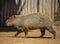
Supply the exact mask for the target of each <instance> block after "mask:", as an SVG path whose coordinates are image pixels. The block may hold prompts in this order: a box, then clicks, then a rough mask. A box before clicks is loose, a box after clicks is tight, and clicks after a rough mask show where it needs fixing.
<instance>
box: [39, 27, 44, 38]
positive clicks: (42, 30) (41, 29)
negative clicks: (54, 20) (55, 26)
mask: <svg viewBox="0 0 60 44" xmlns="http://www.w3.org/2000/svg"><path fill="white" fill-rule="evenodd" d="M40 31H41V35H40V37H43V36H44V35H45V29H44V28H40Z"/></svg>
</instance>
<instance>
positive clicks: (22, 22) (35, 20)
mask: <svg viewBox="0 0 60 44" xmlns="http://www.w3.org/2000/svg"><path fill="white" fill-rule="evenodd" d="M6 25H7V26H14V27H16V28H17V29H18V32H17V33H16V35H15V36H17V35H18V34H19V33H21V32H24V33H25V37H26V36H27V34H28V31H29V30H36V29H40V31H41V36H40V37H43V36H44V35H45V30H48V31H49V32H50V33H52V34H53V38H54V39H55V38H56V32H55V31H54V29H53V21H52V19H51V18H49V17H48V16H47V15H43V14H40V13H33V14H29V15H13V16H11V17H10V18H9V19H7V20H6Z"/></svg>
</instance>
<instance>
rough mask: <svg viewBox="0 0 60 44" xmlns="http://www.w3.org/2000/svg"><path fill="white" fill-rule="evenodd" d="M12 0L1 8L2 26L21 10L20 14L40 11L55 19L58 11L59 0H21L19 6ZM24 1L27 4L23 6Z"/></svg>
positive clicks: (0, 22)
mask: <svg viewBox="0 0 60 44" xmlns="http://www.w3.org/2000/svg"><path fill="white" fill-rule="evenodd" d="M5 1H6V0H5ZM10 1H11V0H10ZM10 1H6V2H5V4H4V5H3V4H2V9H1V10H0V26H4V23H5V21H6V19H8V18H9V17H10V16H12V15H16V14H17V13H19V12H20V14H19V15H28V14H31V13H37V12H40V13H41V14H44V15H48V16H49V17H50V18H52V19H53V20H54V14H55V12H56V11H57V0H21V2H20V5H19V6H18V7H17V5H16V4H15V3H13V2H12V3H11V2H10ZM24 1H25V5H24V6H23V3H24ZM9 2H10V3H9ZM16 3H17V2H16ZM22 7H23V8H22ZM21 8H22V10H21Z"/></svg>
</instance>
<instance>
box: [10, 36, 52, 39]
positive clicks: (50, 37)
mask: <svg viewBox="0 0 60 44" xmlns="http://www.w3.org/2000/svg"><path fill="white" fill-rule="evenodd" d="M9 37H13V36H9ZM13 38H45V39H52V37H29V36H28V37H23V36H17V37H13Z"/></svg>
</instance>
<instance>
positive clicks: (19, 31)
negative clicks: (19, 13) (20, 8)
mask: <svg viewBox="0 0 60 44" xmlns="http://www.w3.org/2000/svg"><path fill="white" fill-rule="evenodd" d="M21 32H23V31H21V30H18V31H17V33H16V34H15V37H16V36H18V34H19V33H21Z"/></svg>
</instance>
